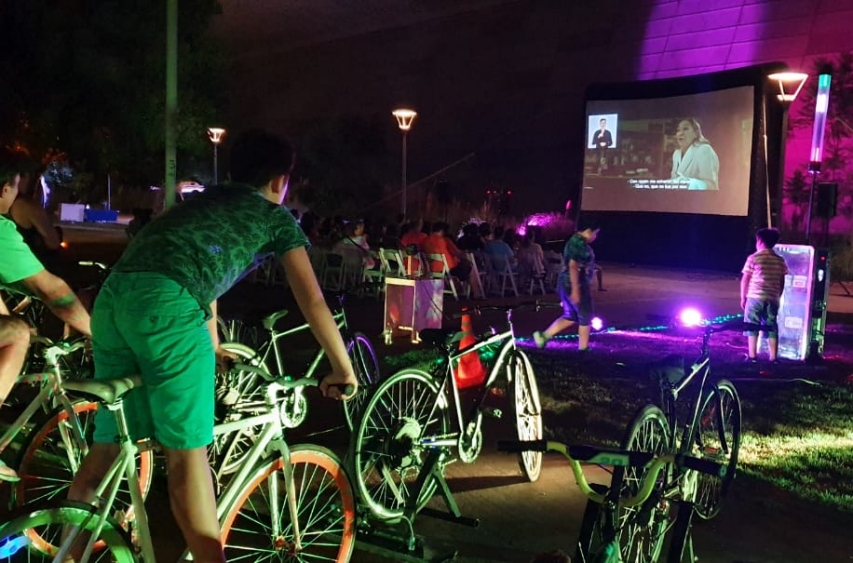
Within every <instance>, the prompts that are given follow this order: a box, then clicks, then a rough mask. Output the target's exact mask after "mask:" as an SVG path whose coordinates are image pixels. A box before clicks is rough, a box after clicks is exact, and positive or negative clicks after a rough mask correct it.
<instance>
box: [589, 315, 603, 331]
mask: <svg viewBox="0 0 853 563" xmlns="http://www.w3.org/2000/svg"><path fill="white" fill-rule="evenodd" d="M589 326H590V327H592V330H601V329H602V328H604V321H602V320H601V317H593V318H592V321H590V324H589Z"/></svg>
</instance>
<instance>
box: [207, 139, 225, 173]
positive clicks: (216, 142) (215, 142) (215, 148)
mask: <svg viewBox="0 0 853 563" xmlns="http://www.w3.org/2000/svg"><path fill="white" fill-rule="evenodd" d="M207 136H208V137H210V142H211V143H213V185H214V186H216V185H217V184H219V162H218V157H219V142H220V141H222V137H224V136H225V129H223V128H222V127H209V128H208V129H207Z"/></svg>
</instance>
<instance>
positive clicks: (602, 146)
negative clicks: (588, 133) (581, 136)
mask: <svg viewBox="0 0 853 563" xmlns="http://www.w3.org/2000/svg"><path fill="white" fill-rule="evenodd" d="M598 127H599V129H598V131H596V132H595V133H593V134H592V140H591V141H590V144H592V145H594V146H595V148H596V150H598V173H599V174H601V171H602V170H606V169H607V149H608V148H610V147H612V146H613V136H612V135H611V134H610V131H608V130H607V119H605V118H603V117H602V118H601V119H599V120H598Z"/></svg>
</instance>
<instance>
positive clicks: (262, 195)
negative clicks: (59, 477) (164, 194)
mask: <svg viewBox="0 0 853 563" xmlns="http://www.w3.org/2000/svg"><path fill="white" fill-rule="evenodd" d="M293 162H294V154H293V149H292V148H291V146H290V145H289V144H288V143H287V142H286V141H284V140H283V139H281V138H279V137H276V136H274V135H271V134H268V133H264V132H261V131H253V132H247V133H245V134H243V135H242V136H240V137H239V138H238V139H237V140H236V141H235V143H234V146H233V147H232V149H231V180H232V183H231V184H226V185H224V186H215V187H213V188H210V189H208V190H206V191H205V192H204V193H201V194H199V195H198V196H197V197H195V198H193V199H192V200H190V201H187V202H185V203H182V204H181V205H179V206H176V207H174V208H173V209H170V210H169V211H168V212H166V213H164V214H163V215H162V216H160V217H158V218H157V219H155V220H154V221H152V222H151V223H149V224H148V225H146V226H145V228H144V229H142V230H140V231H139V233H138V234H137V235H136V236H135V237H134V238H133V239H132V240H131V242H130V244H129V245H128V247H127V250H126V251H125V252H124V255H123V256H122V257H121V259H120V260H119V261H118V262H117V263H116V264H115V266H114V267H113V269H112V272H111V273H110V276H109V277H108V278H107V280H106V282H105V283H104V286H103V288H102V289H101V292H100V294H99V295H98V298H97V300H96V301H95V307H94V311H93V313H92V332H93V335H92V350H93V353H94V359H95V373H96V377H98V378H103V379H113V378H118V377H125V376H130V375H134V374H141V375H142V379H143V381H144V382H145V385H144V386H143V387H141V388H139V389H134V390H132V391H131V392H130V393H128V395H127V397H126V398H125V401H124V405H125V412H126V414H127V417H128V424H129V428H130V431H131V434H132V435H133V437H134V438H135V439H139V438H143V437H150V436H153V437H155V438H156V439H157V441H158V442H159V443H160V444H161V445H162V446H163V448H164V450H165V453H166V463H167V469H168V477H169V497H170V501H171V506H172V512H173V514H174V516H175V519H176V520H177V522H178V525H179V526H180V528H181V531H182V532H183V535H184V539H185V540H186V542H187V546H188V547H189V549H190V552H191V553H192V555H193V560H194V561H197V562H201V563H212V562H216V563H219V562H222V561H223V560H224V558H223V553H222V544H221V542H220V541H219V532H220V530H219V523H218V522H217V519H216V501H215V497H214V492H213V483H212V481H211V476H210V468H209V465H208V461H207V445H208V444H210V443H211V442H212V440H213V422H214V412H213V410H214V372H215V369H216V363H217V360H218V359H223V358H224V357H225V356H227V352H224V351H223V350H221V349H219V341H218V335H217V331H216V299H217V298H218V297H219V296H221V295H222V294H223V293H225V292H226V291H227V290H228V289H230V288H231V287H232V286H233V285H234V284H235V283H236V282H237V281H239V279H240V278H241V277H242V276H243V274H244V273H245V272H246V271H247V270H249V269H251V267H252V266H253V265H254V264H256V263H259V261H260V260H262V259H263V258H265V257H266V256H268V255H270V254H275V256H276V257H277V258H278V259H279V260H280V263H281V265H282V267H283V269H284V271H285V272H286V274H287V280H288V282H289V286H290V288H291V289H292V291H293V295H294V297H295V298H296V303H297V305H298V306H299V309H300V310H301V311H302V313H303V314H304V315H305V318H306V320H307V321H308V324H309V325H310V326H311V329H312V331H313V333H314V336H315V337H316V338H317V340H318V341H319V343H320V345H321V346H322V347H323V349H324V350H325V351H326V353H327V355H328V357H329V360H330V362H331V365H332V374H330V375H328V376H327V377H325V378H324V379H323V381H322V382H321V384H320V389H321V391H322V392H323V394H324V395H325V396H327V397H332V398H336V399H342V398H343V399H346V398H348V397H344V396H342V394H341V391H340V388H339V387H337V386H338V385H340V386H346V385H352V386H353V389H355V387H356V386H357V381H356V378H355V374H354V372H353V367H352V365H351V364H350V361H349V358H348V356H347V351H346V347H345V345H344V342H343V339H342V338H341V335H340V333H339V332H338V328H337V325H336V324H335V322H334V320H333V318H332V314H331V312H330V311H329V308H328V306H327V305H326V301H325V299H324V297H323V293H322V291H321V290H320V287H319V285H318V283H317V279H316V278H315V276H314V271H313V270H312V269H311V262H310V260H309V258H308V253H307V252H306V246H307V245H308V241H307V239H306V238H305V235H304V234H303V233H302V230H301V229H300V228H299V226H298V224H297V223H296V220H295V219H294V218H293V215H291V214H290V212H289V211H288V210H287V209H285V208H284V207H282V206H281V202H282V200H283V199H284V196H285V193H286V192H287V184H288V181H289V179H290V172H291V169H292V167H293ZM115 436H116V428H115V421H114V419H113V417H112V415H111V414H109V413H106V412H104V411H99V412H98V415H97V418H96V420H95V436H94V441H95V444H94V445H93V447H92V449H91V451H90V454H89V456H88V457H87V458H86V459H85V460H84V462H83V464H82V465H81V467H80V470H79V471H78V473H77V476H76V477H75V480H74V483H73V484H72V486H71V489H70V491H69V495H68V496H69V498H71V499H74V500H87V499H89V498H90V496H91V494H92V491H93V489H94V487H95V486H96V484H97V483H98V482H99V481H100V479H101V478H102V477H103V475H104V474H105V472H106V470H107V469H108V468H109V465H110V463H111V462H112V460H113V459H114V458H115V456H116V455H117V454H118V451H119V447H118V445H117V444H116V443H115Z"/></svg>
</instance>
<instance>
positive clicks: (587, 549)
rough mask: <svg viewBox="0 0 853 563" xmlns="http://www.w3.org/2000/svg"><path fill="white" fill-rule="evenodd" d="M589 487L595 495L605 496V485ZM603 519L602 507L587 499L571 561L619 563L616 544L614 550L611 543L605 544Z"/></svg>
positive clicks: (598, 484) (593, 484)
mask: <svg viewBox="0 0 853 563" xmlns="http://www.w3.org/2000/svg"><path fill="white" fill-rule="evenodd" d="M590 486H591V487H592V488H593V490H595V491H596V492H597V493H600V494H607V486H606V485H602V484H600V483H592V484H591V485H590ZM603 517H604V514H603V511H602V505H600V504H599V503H597V502H595V501H593V500H591V499H588V500H587V501H586V507H585V508H584V511H583V519H582V520H581V529H580V533H579V534H578V543H577V545H576V546H575V555H574V557H572V561H589V562H590V563H599V562H606V563H611V562H612V563H619V561H620V559H619V547H618V543H617V545H616V548H615V549H614V548H613V542H611V543H610V544H608V543H607V539H606V538H605V537H604V532H603V527H604V526H603V521H602V519H603ZM605 546H606V547H605Z"/></svg>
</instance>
